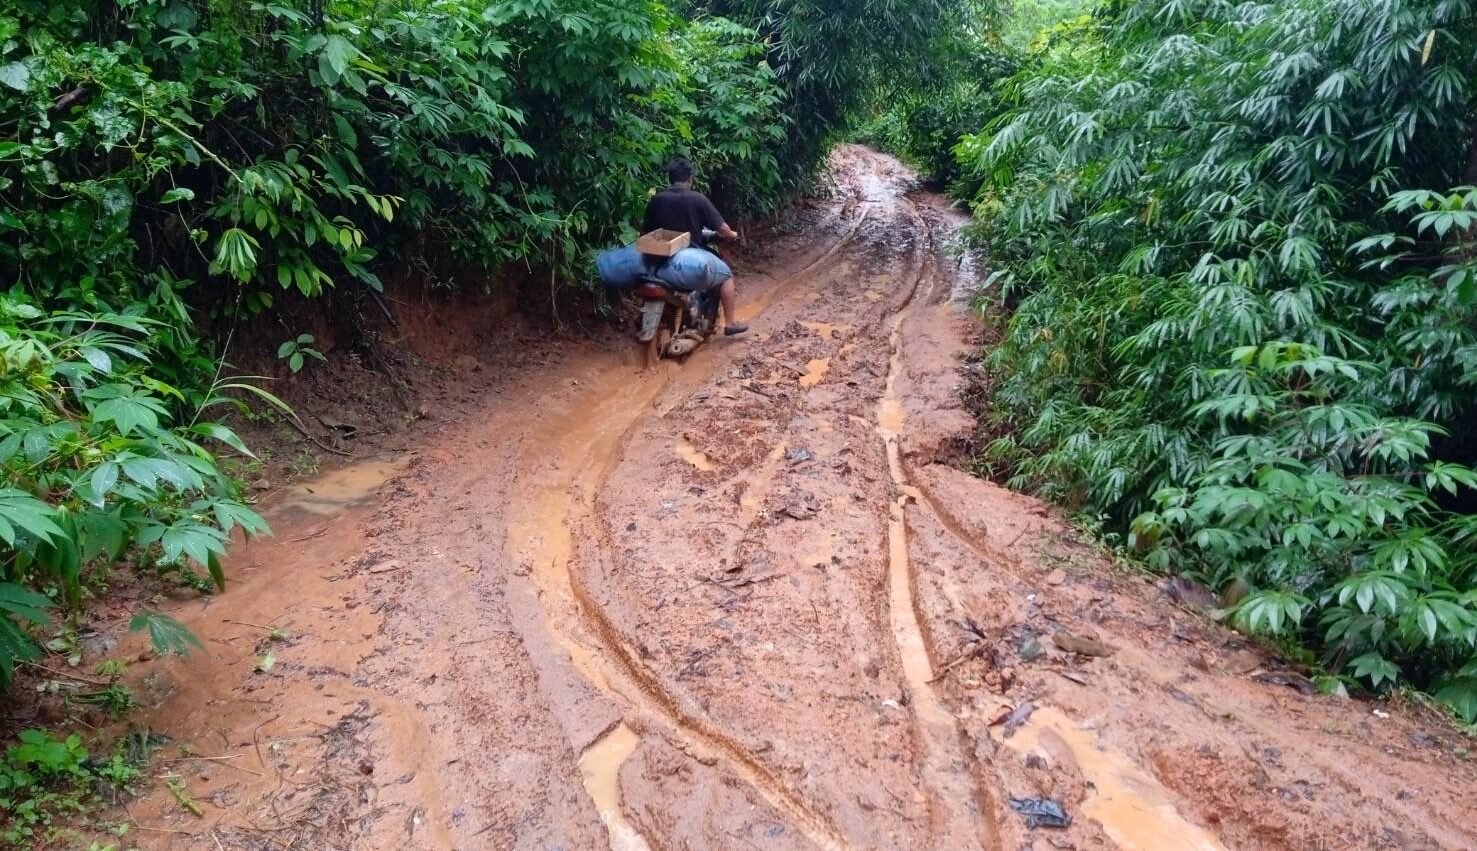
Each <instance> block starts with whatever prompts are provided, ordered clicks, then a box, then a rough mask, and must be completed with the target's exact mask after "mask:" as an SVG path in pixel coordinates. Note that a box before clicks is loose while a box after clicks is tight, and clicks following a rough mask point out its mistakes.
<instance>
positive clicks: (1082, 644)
mask: <svg viewBox="0 0 1477 851" xmlns="http://www.w3.org/2000/svg"><path fill="white" fill-rule="evenodd" d="M1051 643H1052V644H1055V645H1056V646H1057V648H1058V649H1060V650H1065V651H1066V652H1068V653H1076V654H1077V655H1078V656H1099V657H1102V656H1112V655H1113V653H1114V648H1113V647H1111V646H1109V645H1107V644H1105V643H1103V642H1101V641H1097V640H1096V639H1092V638H1082V637H1081V636H1077V635H1072V634H1071V633H1069V632H1058V633H1057V634H1055V635H1053V636H1052V637H1051Z"/></svg>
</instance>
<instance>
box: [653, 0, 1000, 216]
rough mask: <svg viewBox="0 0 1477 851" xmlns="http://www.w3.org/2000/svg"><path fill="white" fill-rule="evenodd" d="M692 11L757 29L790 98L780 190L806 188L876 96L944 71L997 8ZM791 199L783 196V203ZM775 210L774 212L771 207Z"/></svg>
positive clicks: (962, 1) (895, 5)
mask: <svg viewBox="0 0 1477 851" xmlns="http://www.w3.org/2000/svg"><path fill="white" fill-rule="evenodd" d="M678 5H680V6H681V7H683V8H685V9H687V10H689V11H697V12H706V13H709V14H716V15H723V16H726V17H729V18H732V19H734V20H736V21H739V22H742V23H744V24H747V25H749V26H752V27H754V28H755V29H756V30H758V32H759V33H760V35H761V36H762V38H763V40H764V43H765V45H766V48H767V51H766V52H767V56H768V59H769V63H770V65H772V66H773V67H774V68H775V70H776V72H777V74H778V79H779V81H780V83H781V87H782V89H783V92H784V103H783V114H784V116H785V117H786V119H787V126H786V133H785V137H784V139H783V140H782V142H781V144H780V145H779V146H778V149H777V151H776V153H775V156H776V157H777V159H778V164H779V168H780V176H781V185H782V186H783V187H784V188H786V189H790V190H793V189H796V188H803V187H805V186H806V185H807V184H808V182H809V181H810V180H811V179H813V177H814V176H815V172H816V169H817V167H818V166H819V165H820V164H821V163H822V161H823V160H824V158H825V156H826V155H827V153H828V152H829V148H830V143H831V141H832V139H833V136H834V135H835V134H836V133H837V131H838V130H842V129H845V128H846V127H847V125H848V124H849V123H850V122H852V121H853V120H855V118H856V117H857V116H859V115H862V114H863V113H864V112H865V107H866V105H867V103H868V100H869V98H870V97H871V96H872V93H873V92H875V91H877V90H878V89H885V90H899V89H900V88H901V87H900V86H899V85H898V83H899V81H900V80H915V79H921V78H922V77H924V76H925V75H929V74H932V73H933V69H934V68H935V66H936V65H937V62H936V60H935V57H934V53H935V51H936V49H937V47H938V45H939V44H940V43H941V41H942V42H950V41H952V34H953V33H956V32H959V31H961V30H964V29H968V28H971V27H973V26H975V24H976V22H978V21H980V20H981V19H982V18H983V17H984V16H985V15H986V14H987V13H988V12H989V11H990V10H991V9H993V6H994V3H993V2H991V0H905V2H900V0H829V2H827V3H825V4H824V6H823V8H818V7H817V6H816V4H814V3H811V2H807V0H687V2H683V3H679V4H678ZM784 197H785V196H784V195H783V194H782V195H779V196H778V198H781V199H782V198H784ZM769 206H773V205H772V204H771V205H769Z"/></svg>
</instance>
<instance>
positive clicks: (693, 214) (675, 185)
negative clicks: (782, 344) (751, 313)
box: [641, 157, 749, 337]
mask: <svg viewBox="0 0 1477 851" xmlns="http://www.w3.org/2000/svg"><path fill="white" fill-rule="evenodd" d="M667 180H668V181H669V183H670V185H669V186H668V187H667V188H666V189H664V190H662V191H661V192H658V193H657V194H655V195H653V196H652V197H651V200H650V201H648V202H647V204H646V218H645V220H644V221H643V222H642V226H641V230H642V232H643V233H649V232H651V231H654V230H658V229H661V230H674V231H686V232H687V233H689V234H691V236H692V242H691V243H690V244H691V245H692V246H693V247H695V248H703V249H707V250H708V251H712V249H711V248H708V236H707V234H705V233H704V231H705V230H707V231H712V232H715V233H716V234H717V236H718V237H719V238H721V239H738V238H739V235H738V232H737V231H735V230H734V229H733V228H731V227H729V226H728V223H727V222H725V221H724V220H723V216H722V215H721V214H720V213H719V212H718V208H717V207H714V206H713V202H712V201H709V200H708V198H707V196H706V195H704V194H702V193H701V192H694V191H693V189H692V163H691V162H690V161H689V160H688V159H687V158H686V157H677V158H676V159H674V160H672V161H671V162H670V163H668V164H667ZM713 253H714V255H715V256H714V257H713V258H712V260H713V263H714V268H715V269H716V273H715V274H713V275H711V276H709V277H710V279H711V280H714V281H717V282H720V283H718V300H719V302H720V303H721V304H722V306H723V334H724V336H726V337H732V336H734V335H736V334H742V333H744V332H745V331H747V330H749V326H748V325H742V324H739V322H738V321H737V315H736V314H735V312H734V310H735V303H736V301H737V299H738V284H737V283H735V282H734V279H733V270H732V269H730V268H729V266H728V264H727V263H725V262H724V261H723V260H722V259H721V258H719V257H717V256H716V254H717V252H713Z"/></svg>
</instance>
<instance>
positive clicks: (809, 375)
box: [800, 358, 831, 387]
mask: <svg viewBox="0 0 1477 851" xmlns="http://www.w3.org/2000/svg"><path fill="white" fill-rule="evenodd" d="M830 371H831V359H830V358H813V359H812V360H810V362H808V363H806V364H805V374H804V375H802V376H800V386H801V387H814V386H816V385H817V384H820V383H821V382H822V381H824V380H825V378H826V373H828V372H830Z"/></svg>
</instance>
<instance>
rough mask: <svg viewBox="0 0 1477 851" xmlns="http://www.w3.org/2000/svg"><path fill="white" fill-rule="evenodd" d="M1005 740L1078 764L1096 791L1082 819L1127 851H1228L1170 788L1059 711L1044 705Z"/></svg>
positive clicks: (1054, 760)
mask: <svg viewBox="0 0 1477 851" xmlns="http://www.w3.org/2000/svg"><path fill="white" fill-rule="evenodd" d="M1000 741H1003V742H1004V743H1005V744H1006V745H1007V746H1008V747H1010V749H1011V750H1013V751H1015V752H1017V753H1019V754H1021V755H1022V756H1027V755H1036V756H1039V757H1041V758H1044V759H1046V760H1048V761H1049V762H1050V763H1052V764H1058V765H1059V764H1061V763H1063V762H1068V761H1069V762H1071V763H1074V764H1075V765H1076V767H1077V769H1078V770H1080V771H1081V772H1082V778H1083V780H1085V781H1086V782H1087V784H1088V786H1089V788H1090V790H1091V791H1089V792H1088V794H1087V798H1086V800H1084V801H1083V802H1082V815H1083V816H1085V817H1087V818H1090V819H1092V820H1093V821H1096V822H1097V823H1098V824H1100V825H1102V828H1103V832H1104V833H1106V834H1107V835H1108V838H1109V839H1111V840H1113V842H1114V844H1115V845H1117V847H1118V848H1119V849H1121V851H1164V849H1170V848H1173V849H1176V851H1226V847H1225V846H1224V845H1222V844H1221V843H1220V841H1219V840H1218V839H1216V838H1215V837H1214V836H1212V835H1210V834H1209V833H1207V832H1205V831H1204V830H1202V829H1200V828H1199V827H1196V826H1195V825H1194V824H1191V823H1190V822H1189V821H1187V820H1186V819H1185V818H1184V816H1182V815H1180V813H1179V811H1178V810H1177V809H1175V806H1174V804H1172V803H1170V801H1169V798H1168V793H1167V792H1166V791H1165V790H1164V787H1162V786H1160V785H1159V784H1158V783H1156V782H1155V781H1154V780H1153V779H1151V778H1150V777H1149V776H1148V775H1146V774H1144V772H1143V771H1141V770H1140V769H1139V768H1138V766H1136V765H1134V764H1133V762H1131V761H1130V760H1128V759H1127V758H1126V757H1124V756H1122V755H1121V754H1117V753H1113V752H1112V751H1108V750H1104V749H1103V748H1101V747H1100V746H1099V745H1098V744H1097V742H1096V741H1095V737H1094V736H1093V734H1092V733H1091V732H1090V731H1088V730H1084V729H1082V728H1081V727H1079V726H1077V725H1076V724H1074V723H1073V722H1072V721H1071V719H1069V718H1068V717H1067V716H1066V715H1064V714H1063V713H1062V712H1061V711H1060V710H1058V709H1056V708H1054V707H1050V706H1044V707H1038V708H1037V709H1036V711H1035V712H1033V713H1032V714H1031V717H1030V719H1029V720H1028V721H1027V722H1026V723H1025V724H1024V725H1023V726H1022V727H1021V728H1020V729H1019V730H1017V731H1016V732H1015V734H1014V735H1013V736H1011V737H1010V738H1003V737H1002V738H1001V739H1000Z"/></svg>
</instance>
